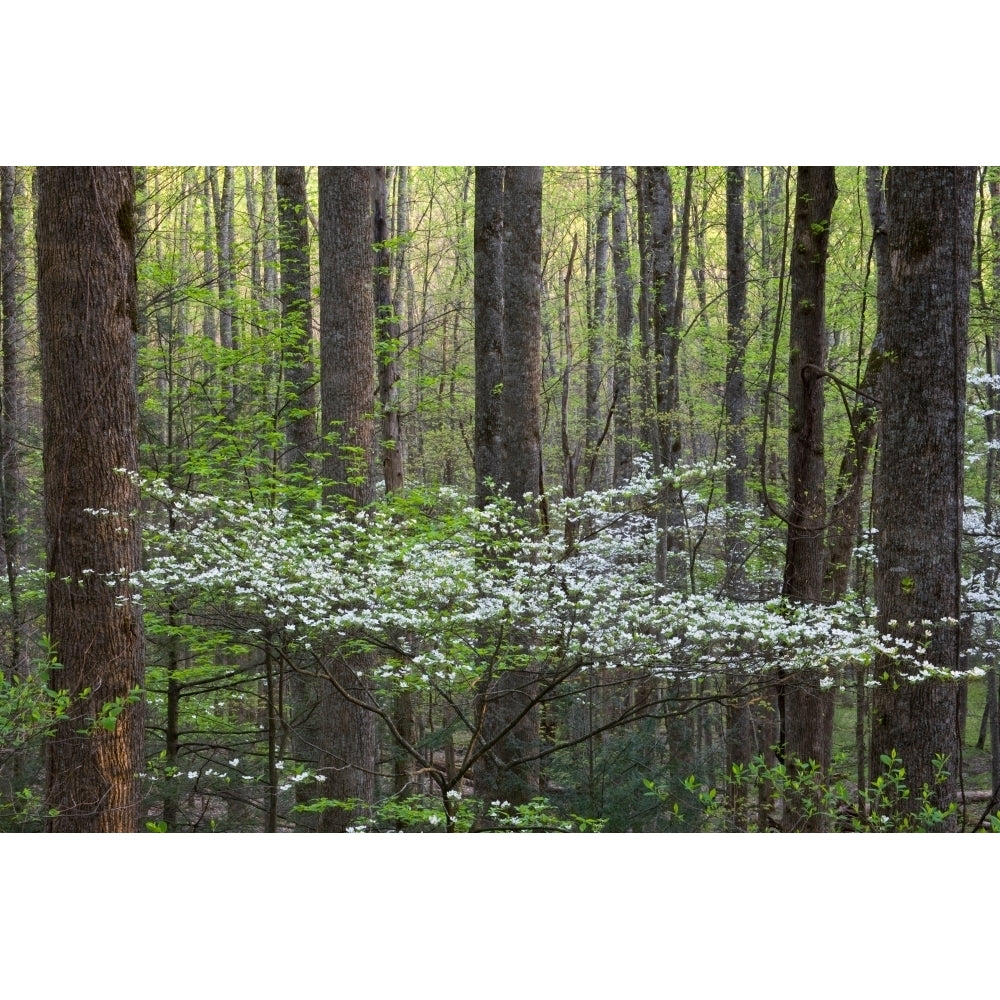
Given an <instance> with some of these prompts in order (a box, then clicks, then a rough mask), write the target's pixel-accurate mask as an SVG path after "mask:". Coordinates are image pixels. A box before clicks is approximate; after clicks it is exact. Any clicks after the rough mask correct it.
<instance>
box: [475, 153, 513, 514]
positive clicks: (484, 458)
mask: <svg viewBox="0 0 1000 1000" xmlns="http://www.w3.org/2000/svg"><path fill="white" fill-rule="evenodd" d="M503 173H504V168H503V167H476V209H475V222H474V227H475V235H474V240H475V261H474V265H473V266H474V272H475V273H474V277H473V287H474V295H475V311H476V312H475V316H476V319H475V325H476V332H475V339H476V348H475V352H476V423H475V444H474V457H475V466H476V497H477V499H478V501H479V503H480V505H482V504H483V503H484V502H485V501H486V500H487V499H488V498H489V495H490V493H491V492H492V491H495V490H498V489H499V488H500V487H501V485H502V484H503V483H504V482H505V481H506V477H507V472H506V468H505V466H504V437H503V413H504V408H503V399H502V397H503V392H504V389H505V386H504V381H503V380H504V371H503V364H504V357H503V340H504V332H503V306H504V303H503Z"/></svg>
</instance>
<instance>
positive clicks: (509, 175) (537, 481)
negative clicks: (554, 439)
mask: <svg viewBox="0 0 1000 1000" xmlns="http://www.w3.org/2000/svg"><path fill="white" fill-rule="evenodd" d="M503 219H504V268H503V293H504V298H503V301H504V376H505V378H504V383H503V385H504V388H503V392H502V393H501V397H500V398H501V401H502V402H503V428H504V447H505V457H506V463H505V464H506V472H507V477H508V479H509V481H510V495H511V497H512V498H513V499H514V500H515V501H516V502H518V503H521V502H522V501H523V497H524V495H525V494H527V493H531V494H533V495H534V496H536V497H537V496H540V495H541V493H542V452H541V430H540V428H541V420H540V400H541V385H542V355H541V343H542V340H541V338H542V320H541V294H542V167H506V168H505V170H504V192H503ZM534 506H535V505H534V503H531V504H529V505H528V506H527V508H526V509H525V516H527V517H528V518H529V520H530V519H533V515H532V513H531V508H533V507H534Z"/></svg>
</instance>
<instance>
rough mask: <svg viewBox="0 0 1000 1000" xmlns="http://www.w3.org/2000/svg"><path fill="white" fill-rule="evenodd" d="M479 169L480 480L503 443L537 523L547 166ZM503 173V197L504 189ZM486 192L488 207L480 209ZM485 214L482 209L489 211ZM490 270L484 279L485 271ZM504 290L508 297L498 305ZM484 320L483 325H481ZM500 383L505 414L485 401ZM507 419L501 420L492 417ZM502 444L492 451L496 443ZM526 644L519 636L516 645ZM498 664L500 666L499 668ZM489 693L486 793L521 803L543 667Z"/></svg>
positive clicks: (507, 676) (525, 506)
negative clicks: (497, 365)
mask: <svg viewBox="0 0 1000 1000" xmlns="http://www.w3.org/2000/svg"><path fill="white" fill-rule="evenodd" d="M499 169H500V168H478V169H477V171H476V236H477V238H476V266H477V274H476V318H477V331H476V352H477V353H476V356H477V362H478V361H479V360H481V359H482V360H483V361H485V363H486V365H487V367H486V368H485V369H484V370H483V371H482V372H481V373H477V388H476V401H477V406H478V404H479V402H480V400H481V399H482V400H483V402H484V407H485V409H484V412H483V413H482V416H480V413H479V411H478V409H477V416H476V428H477V439H476V443H477V449H476V454H477V458H479V459H481V461H482V462H483V465H482V467H480V466H479V465H478V464H477V470H476V479H477V483H480V482H482V481H483V477H484V474H485V472H486V469H487V467H488V464H489V463H490V462H493V461H495V460H496V455H495V451H494V450H493V448H496V446H497V443H498V438H499V446H500V448H501V450H502V455H503V471H502V476H503V478H504V479H505V480H506V482H507V484H508V485H507V493H508V495H509V496H510V497H511V499H513V500H514V501H515V503H517V504H519V505H520V506H521V513H522V516H523V517H525V518H526V519H527V520H528V521H537V517H538V509H539V508H538V504H537V501H536V500H534V499H527V500H526V499H525V496H526V495H527V494H531V496H532V497H538V496H539V495H540V494H541V492H542V464H541V436H540V423H539V416H540V396H541V272H542V264H541V239H542V217H541V207H542V176H543V170H542V168H541V167H506V168H503V170H502V175H500V174H498V173H494V172H493V171H494V170H499ZM501 176H502V199H501V201H500V206H499V208H498V205H497V200H498V197H497V196H498V188H499V187H500V183H501ZM480 183H482V185H483V186H482V189H480ZM481 193H482V194H483V195H485V204H484V205H482V206H480V197H481ZM480 213H482V214H480ZM498 232H500V233H502V234H503V255H502V264H501V265H500V275H499V278H500V280H499V281H498V280H497V278H498V274H497V271H498V265H497V255H496V238H497V233H498ZM480 264H482V265H483V268H484V271H483V274H482V277H481V280H480V275H479V272H478V268H479V266H480ZM498 293H499V294H500V295H501V296H502V298H500V300H499V301H498ZM498 314H499V315H500V317H502V327H501V329H502V339H501V340H500V347H499V351H500V362H501V372H500V379H499V382H498V383H495V382H493V381H492V380H493V379H494V378H495V377H496V376H495V373H494V370H493V368H491V367H489V366H490V365H491V364H495V363H496V360H497V358H496V325H495V324H496V320H497V316H498ZM480 320H482V324H483V325H482V330H480V329H479V321H480ZM497 384H499V386H500V392H499V396H500V412H499V413H497V412H496V410H495V409H494V408H493V405H492V403H491V402H490V401H489V400H487V399H486V398H485V397H486V396H487V395H488V394H489V393H490V392H491V391H495V390H496V385H497ZM496 419H499V421H500V427H499V435H497V433H496V425H495V424H494V423H490V422H489V421H494V420H496ZM491 445H492V447H491ZM516 647H517V640H516V639H515V640H514V642H513V643H512V644H511V645H510V648H516ZM493 667H497V668H499V669H498V670H497V671H496V672H494V671H493V669H492V668H493ZM483 686H484V690H483V691H481V693H480V695H479V697H478V698H477V706H476V707H477V713H478V716H479V718H480V720H481V725H480V740H481V743H482V744H483V746H484V747H485V748H488V749H486V751H485V752H484V753H483V756H482V757H481V758H480V759H479V760H478V761H477V763H476V765H475V785H476V794H477V796H478V797H479V798H481V799H483V800H484V801H486V802H492V801H494V800H496V799H500V800H507V801H509V802H512V803H521V802H526V801H528V800H529V799H530V798H531V797H532V796H533V795H535V794H537V792H538V780H539V779H538V765H537V763H533V762H524V763H517V762H518V761H519V760H521V759H523V758H524V757H526V756H530V755H531V754H532V753H533V752H534V751H535V750H536V748H537V745H538V736H539V731H538V710H537V708H536V707H533V706H534V699H535V697H536V692H537V677H536V673H535V671H532V670H524V669H507V668H506V666H505V664H503V663H502V662H499V663H494V664H490V669H489V671H488V677H487V679H486V680H485V681H484V685H483Z"/></svg>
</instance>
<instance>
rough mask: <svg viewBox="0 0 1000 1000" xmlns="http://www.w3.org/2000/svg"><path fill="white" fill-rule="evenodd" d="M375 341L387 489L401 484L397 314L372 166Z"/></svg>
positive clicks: (382, 181) (384, 204) (378, 170)
mask: <svg viewBox="0 0 1000 1000" xmlns="http://www.w3.org/2000/svg"><path fill="white" fill-rule="evenodd" d="M374 207H375V211H374V224H375V225H374V242H375V341H376V357H377V362H378V396H379V406H380V409H381V416H382V439H381V450H382V475H383V478H384V480H385V489H386V492H387V493H394V492H396V491H398V490H401V489H402V488H403V435H402V431H401V430H400V424H399V385H398V383H399V380H400V378H401V377H402V376H401V374H400V371H399V347H400V345H399V317H398V316H397V315H396V307H395V303H394V302H393V298H392V253H391V251H390V249H389V238H390V235H391V234H390V232H389V194H388V189H387V186H386V177H385V167H375V202H374Z"/></svg>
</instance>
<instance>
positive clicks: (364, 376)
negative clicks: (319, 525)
mask: <svg viewBox="0 0 1000 1000" xmlns="http://www.w3.org/2000/svg"><path fill="white" fill-rule="evenodd" d="M373 195H374V168H373V167H320V170H319V225H320V365H321V379H320V393H321V397H322V398H321V405H322V412H323V431H324V437H325V439H326V442H327V443H326V445H325V447H324V456H323V478H324V497H325V499H326V501H327V502H328V503H346V504H348V505H349V506H351V507H357V508H362V507H365V506H367V505H368V504H369V503H371V501H372V500H373V499H374V498H375V461H376V458H375V419H374V409H375V348H374V343H375V341H374V335H375V306H374V292H373V284H374V268H375V256H374V251H373V249H372V233H373V225H374V223H373V221H372V204H373ZM373 666H374V657H373V656H372V655H370V654H367V653H359V654H353V655H348V656H343V657H338V658H337V660H336V661H334V662H332V663H330V664H328V670H329V671H330V674H331V677H332V678H333V679H335V680H336V682H337V684H339V686H340V687H341V688H342V689H343V690H344V691H345V692H347V693H348V694H350V695H351V696H352V697H354V698H355V699H357V700H358V701H360V702H361V703H362V704H361V705H355V704H353V703H352V702H351V701H349V700H348V699H347V698H345V697H343V696H342V695H341V694H340V693H339V692H338V691H337V690H336V688H335V686H334V685H333V684H332V683H331V684H324V683H323V682H322V681H321V682H320V688H319V694H320V719H321V722H320V735H321V748H320V765H321V766H320V771H321V773H324V774H325V775H326V776H327V779H328V781H327V784H326V786H325V789H324V790H325V793H326V794H327V796H328V797H330V798H334V799H360V800H361V801H362V802H365V803H370V802H372V800H373V799H374V795H375V762H376V759H377V728H376V724H375V723H376V718H375V715H374V714H373V713H372V712H371V711H369V710H367V709H366V708H365V707H363V706H364V704H367V703H370V702H371V694H370V692H369V687H370V681H369V677H370V673H371V670H372V668H373ZM350 822H351V813H349V812H348V811H345V810H340V809H334V810H328V811H327V812H324V813H323V814H322V829H323V830H324V831H326V832H341V831H343V830H345V829H346V828H347V827H348V826H349V825H350Z"/></svg>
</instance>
